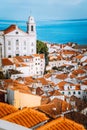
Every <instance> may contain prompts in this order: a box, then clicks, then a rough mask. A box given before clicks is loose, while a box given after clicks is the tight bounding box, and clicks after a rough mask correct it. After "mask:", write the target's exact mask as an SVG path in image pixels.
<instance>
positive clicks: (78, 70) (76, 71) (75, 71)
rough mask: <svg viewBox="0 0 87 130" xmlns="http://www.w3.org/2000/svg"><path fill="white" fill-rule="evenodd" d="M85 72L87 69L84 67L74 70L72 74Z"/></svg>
mask: <svg viewBox="0 0 87 130" xmlns="http://www.w3.org/2000/svg"><path fill="white" fill-rule="evenodd" d="M83 73H86V71H85V70H83V69H77V70H74V71H73V72H72V74H74V75H78V74H83Z"/></svg>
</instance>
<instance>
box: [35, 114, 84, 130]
mask: <svg viewBox="0 0 87 130" xmlns="http://www.w3.org/2000/svg"><path fill="white" fill-rule="evenodd" d="M37 130H85V128H84V127H83V126H82V125H80V124H78V123H75V122H74V121H72V120H69V119H67V118H63V117H61V118H58V119H56V120H53V121H51V122H49V123H47V124H45V125H44V126H41V127H39V128H37Z"/></svg>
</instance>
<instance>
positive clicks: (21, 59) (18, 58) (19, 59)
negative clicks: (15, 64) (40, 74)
mask: <svg viewBox="0 0 87 130" xmlns="http://www.w3.org/2000/svg"><path fill="white" fill-rule="evenodd" d="M15 58H16V59H17V60H18V61H19V62H24V61H23V58H22V56H16V57H15Z"/></svg>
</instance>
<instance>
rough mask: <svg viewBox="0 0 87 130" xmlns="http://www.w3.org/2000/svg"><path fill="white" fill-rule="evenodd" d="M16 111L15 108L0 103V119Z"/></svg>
mask: <svg viewBox="0 0 87 130" xmlns="http://www.w3.org/2000/svg"><path fill="white" fill-rule="evenodd" d="M16 111H18V110H17V109H16V108H15V107H13V106H11V105H8V104H6V103H1V102H0V118H2V117H5V116H7V115H9V114H11V113H14V112H16Z"/></svg>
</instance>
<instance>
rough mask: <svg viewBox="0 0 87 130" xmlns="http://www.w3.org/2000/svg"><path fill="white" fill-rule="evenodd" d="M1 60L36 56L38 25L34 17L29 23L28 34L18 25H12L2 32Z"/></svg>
mask: <svg viewBox="0 0 87 130" xmlns="http://www.w3.org/2000/svg"><path fill="white" fill-rule="evenodd" d="M0 53H1V54H0V56H1V58H8V57H15V56H29V55H32V54H36V24H35V21H34V17H32V16H30V17H29V19H28V22H27V32H24V31H22V30H21V29H20V28H19V27H18V26H17V25H10V26H9V27H8V28H7V29H5V30H3V31H0Z"/></svg>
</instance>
